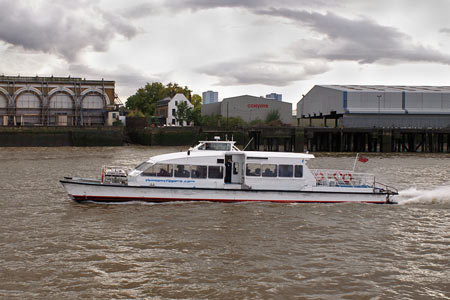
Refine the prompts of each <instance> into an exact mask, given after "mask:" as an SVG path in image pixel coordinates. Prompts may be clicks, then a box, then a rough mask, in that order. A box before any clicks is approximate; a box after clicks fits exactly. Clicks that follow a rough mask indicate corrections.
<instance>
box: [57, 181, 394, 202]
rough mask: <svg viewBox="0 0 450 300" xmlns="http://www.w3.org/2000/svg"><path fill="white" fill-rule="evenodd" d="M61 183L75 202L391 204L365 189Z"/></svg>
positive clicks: (385, 194) (386, 194)
mask: <svg viewBox="0 0 450 300" xmlns="http://www.w3.org/2000/svg"><path fill="white" fill-rule="evenodd" d="M61 184H62V185H63V186H64V188H65V189H66V191H67V193H68V194H69V196H70V197H71V198H72V199H73V200H75V201H77V202H85V201H95V202H108V203H111V202H129V201H145V202H169V201H214V202H241V201H263V202H279V203H342V202H355V203H377V204H382V203H391V202H390V196H391V195H390V194H388V193H383V192H374V191H373V190H372V189H367V191H364V192H362V191H357V192H350V191H348V190H347V191H342V192H339V191H276V190H253V189H248V190H247V189H237V188H236V189H234V188H226V189H207V188H175V187H141V186H128V185H120V184H102V183H100V182H92V181H91V182H84V181H75V180H61Z"/></svg>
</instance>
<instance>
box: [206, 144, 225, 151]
mask: <svg viewBox="0 0 450 300" xmlns="http://www.w3.org/2000/svg"><path fill="white" fill-rule="evenodd" d="M199 149H200V150H213V151H230V150H231V144H228V143H205V145H204V146H201V148H200V147H199Z"/></svg>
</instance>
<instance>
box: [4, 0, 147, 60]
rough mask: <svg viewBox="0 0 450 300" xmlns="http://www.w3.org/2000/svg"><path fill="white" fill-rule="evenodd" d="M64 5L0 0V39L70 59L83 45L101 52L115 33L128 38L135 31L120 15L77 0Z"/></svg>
mask: <svg viewBox="0 0 450 300" xmlns="http://www.w3.org/2000/svg"><path fill="white" fill-rule="evenodd" d="M37 3H39V2H37ZM64 4H65V1H64V3H63V2H61V1H53V5H35V6H29V5H28V4H27V3H26V1H23V0H22V1H7V0H0V7H2V9H1V10H0V40H2V41H4V42H6V43H7V44H10V45H13V46H20V47H23V48H24V49H27V50H33V51H41V52H45V53H51V54H56V55H58V56H60V57H63V58H65V59H66V60H68V61H73V60H76V57H77V55H78V54H79V53H80V52H81V51H82V50H84V49H86V48H93V49H94V50H96V51H105V50H107V49H108V46H109V42H110V41H111V39H113V38H114V37H115V36H117V35H121V36H125V37H127V38H132V37H134V36H135V35H136V34H137V33H138V31H137V29H135V28H134V27H133V26H132V25H130V24H129V23H127V22H126V21H125V20H123V19H122V18H121V17H120V16H117V15H114V14H111V13H107V12H105V11H102V10H101V9H100V8H98V7H96V6H95V5H93V4H88V3H87V2H83V1H81V2H80V6H79V7H78V8H73V7H72V8H70V7H66V6H64Z"/></svg>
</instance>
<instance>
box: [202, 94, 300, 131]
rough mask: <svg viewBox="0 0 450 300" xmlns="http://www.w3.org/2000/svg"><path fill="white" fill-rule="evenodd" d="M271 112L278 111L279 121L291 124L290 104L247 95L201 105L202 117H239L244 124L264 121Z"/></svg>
mask: <svg viewBox="0 0 450 300" xmlns="http://www.w3.org/2000/svg"><path fill="white" fill-rule="evenodd" d="M272 111H278V112H279V114H280V121H281V122H282V123H284V124H291V120H292V104H291V103H287V102H281V101H277V100H275V99H267V98H264V97H255V96H249V95H243V96H237V97H230V98H224V99H223V101H222V102H218V103H211V104H205V105H202V115H203V116H204V115H210V116H212V115H222V116H223V117H240V118H241V119H242V120H244V121H245V122H251V121H254V120H265V119H266V117H267V115H268V114H269V113H270V112H272Z"/></svg>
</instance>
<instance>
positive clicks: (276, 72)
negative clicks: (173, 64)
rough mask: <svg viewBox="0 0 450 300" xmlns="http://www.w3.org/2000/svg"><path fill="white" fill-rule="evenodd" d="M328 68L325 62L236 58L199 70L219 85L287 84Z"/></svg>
mask: <svg viewBox="0 0 450 300" xmlns="http://www.w3.org/2000/svg"><path fill="white" fill-rule="evenodd" d="M328 70H329V66H328V65H326V64H324V63H323V62H310V63H305V64H296V63H291V62H277V61H270V60H269V61H267V60H266V61H264V60H248V61H244V60H241V61H236V60H234V61H230V62H222V63H218V64H212V65H208V66H204V67H201V68H199V69H198V70H197V71H199V72H201V73H204V74H207V75H210V76H214V77H216V78H217V79H218V82H217V84H218V85H252V84H263V85H269V86H286V85H289V84H291V83H293V82H295V81H299V80H305V79H308V78H310V77H311V76H314V75H317V74H321V73H325V72H327V71H328Z"/></svg>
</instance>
